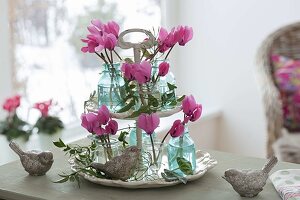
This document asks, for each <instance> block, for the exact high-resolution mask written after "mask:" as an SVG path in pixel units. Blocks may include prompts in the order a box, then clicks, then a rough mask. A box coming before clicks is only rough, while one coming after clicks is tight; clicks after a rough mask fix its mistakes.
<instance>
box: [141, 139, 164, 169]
mask: <svg viewBox="0 0 300 200" xmlns="http://www.w3.org/2000/svg"><path fill="white" fill-rule="evenodd" d="M148 137H149V136H148ZM164 148H165V145H164V144H162V143H161V142H157V141H154V142H153V144H152V143H151V141H149V142H146V143H143V155H144V156H143V162H144V165H145V166H146V167H147V168H148V169H149V171H148V174H152V173H156V174H157V173H158V171H159V169H160V168H161V164H162V155H163V151H164Z"/></svg>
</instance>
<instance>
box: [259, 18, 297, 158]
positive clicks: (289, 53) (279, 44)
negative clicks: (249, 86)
mask: <svg viewBox="0 0 300 200" xmlns="http://www.w3.org/2000/svg"><path fill="white" fill-rule="evenodd" d="M272 54H279V55H283V56H286V57H289V58H293V59H300V22H297V23H294V24H291V25H287V26H285V27H282V28H280V29H278V30H277V31H275V32H273V33H272V34H270V35H269V36H268V37H267V38H266V39H265V41H264V42H263V44H262V46H261V47H260V49H259V51H258V56H257V61H258V66H259V74H260V75H261V85H262V91H263V101H264V106H265V114H266V117H267V130H268V138H267V156H268V157H270V156H271V155H273V154H274V151H273V148H272V146H273V143H275V142H276V141H277V140H278V139H279V138H281V137H282V128H283V113H282V102H281V100H280V92H279V90H278V87H277V85H276V83H275V79H274V76H273V75H274V66H273V64H272V61H271V60H270V57H271V55H272ZM297 135H298V134H297ZM299 146H300V145H299ZM299 153H300V152H299ZM283 160H286V161H293V160H291V159H283Z"/></svg>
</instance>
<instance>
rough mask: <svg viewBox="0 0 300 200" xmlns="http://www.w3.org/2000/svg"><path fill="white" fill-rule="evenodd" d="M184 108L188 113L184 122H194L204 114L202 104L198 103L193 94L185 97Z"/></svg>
mask: <svg viewBox="0 0 300 200" xmlns="http://www.w3.org/2000/svg"><path fill="white" fill-rule="evenodd" d="M182 110H183V112H184V114H185V115H186V116H185V119H184V122H185V123H187V121H188V120H190V121H192V122H194V121H196V120H198V119H199V118H200V116H201V114H202V105H201V104H197V103H196V101H195V98H194V97H193V95H190V96H186V97H185V98H184V99H183V101H182Z"/></svg>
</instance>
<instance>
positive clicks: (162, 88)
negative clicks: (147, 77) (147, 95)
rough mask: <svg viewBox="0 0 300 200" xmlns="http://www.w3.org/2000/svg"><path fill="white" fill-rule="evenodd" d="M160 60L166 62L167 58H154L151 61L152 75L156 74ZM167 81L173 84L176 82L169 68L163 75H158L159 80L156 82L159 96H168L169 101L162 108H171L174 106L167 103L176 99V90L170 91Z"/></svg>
mask: <svg viewBox="0 0 300 200" xmlns="http://www.w3.org/2000/svg"><path fill="white" fill-rule="evenodd" d="M162 62H167V63H169V60H160V59H158V60H155V61H154V63H153V70H152V73H153V75H155V77H156V76H157V74H158V68H159V65H160V63H162ZM168 83H170V84H172V85H175V84H176V80H175V76H174V74H173V73H172V72H171V70H170V69H169V72H168V73H167V74H166V75H165V76H163V77H159V82H158V85H159V86H158V87H159V92H160V94H161V96H165V97H166V96H167V95H168V96H169V101H168V103H166V104H165V105H163V109H166V110H168V109H172V108H174V106H173V105H170V104H169V103H170V102H172V101H176V90H174V91H170V89H169V87H168Z"/></svg>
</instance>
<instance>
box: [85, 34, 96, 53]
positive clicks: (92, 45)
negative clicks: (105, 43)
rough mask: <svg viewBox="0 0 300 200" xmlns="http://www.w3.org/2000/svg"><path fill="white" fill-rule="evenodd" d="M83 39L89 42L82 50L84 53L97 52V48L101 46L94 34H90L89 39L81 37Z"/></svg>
mask: <svg viewBox="0 0 300 200" xmlns="http://www.w3.org/2000/svg"><path fill="white" fill-rule="evenodd" d="M81 41H82V42H84V43H86V44H87V46H85V47H82V48H81V51H82V52H84V53H86V52H89V53H95V48H96V47H98V46H99V43H98V42H97V40H96V37H95V36H94V35H88V36H87V39H81Z"/></svg>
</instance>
